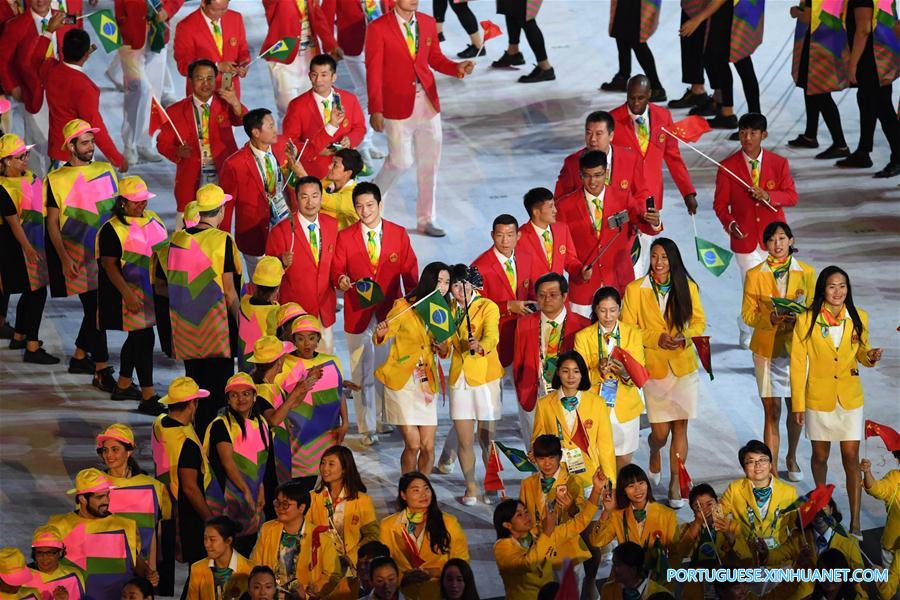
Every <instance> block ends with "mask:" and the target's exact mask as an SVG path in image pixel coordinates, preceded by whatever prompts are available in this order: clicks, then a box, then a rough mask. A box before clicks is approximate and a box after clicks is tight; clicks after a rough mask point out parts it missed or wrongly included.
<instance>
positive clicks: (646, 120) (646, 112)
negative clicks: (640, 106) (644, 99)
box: [628, 102, 650, 137]
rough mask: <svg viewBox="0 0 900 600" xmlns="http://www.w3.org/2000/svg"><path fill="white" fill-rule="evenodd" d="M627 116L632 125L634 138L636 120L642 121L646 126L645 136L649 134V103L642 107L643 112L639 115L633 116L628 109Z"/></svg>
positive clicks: (636, 126) (636, 127) (636, 125)
mask: <svg viewBox="0 0 900 600" xmlns="http://www.w3.org/2000/svg"><path fill="white" fill-rule="evenodd" d="M628 116H629V117H631V122H632V123H633V124H634V135H635V137H637V130H638V122H637V120H638V119H640V118H643V119H644V125H646V126H647V134H648V135H649V133H650V103H649V102H648V103H647V106H645V107H644V112H642V113H641V114H639V115H636V114H634V113H633V112H631V109H628Z"/></svg>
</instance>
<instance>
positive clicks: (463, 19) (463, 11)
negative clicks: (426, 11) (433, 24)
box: [432, 0, 478, 35]
mask: <svg viewBox="0 0 900 600" xmlns="http://www.w3.org/2000/svg"><path fill="white" fill-rule="evenodd" d="M447 4H449V5H450V8H451V9H453V12H454V13H456V18H457V19H459V24H460V25H462V27H463V29H465V30H466V33H468V34H469V35H472V34H473V33H478V19H476V18H475V13H473V12H472V9H471V8H469V3H468V2H452V1H451V0H433V4H432V11H433V12H434V20H435V21H437V22H438V23H443V22H444V17H445V16H446V14H447Z"/></svg>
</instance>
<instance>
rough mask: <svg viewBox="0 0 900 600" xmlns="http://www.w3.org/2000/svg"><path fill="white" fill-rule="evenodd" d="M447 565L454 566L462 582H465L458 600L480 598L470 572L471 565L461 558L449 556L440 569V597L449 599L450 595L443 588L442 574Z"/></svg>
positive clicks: (478, 599) (475, 599) (445, 599)
mask: <svg viewBox="0 0 900 600" xmlns="http://www.w3.org/2000/svg"><path fill="white" fill-rule="evenodd" d="M449 567H456V568H457V569H459V574H460V575H462V578H463V582H465V584H466V587H465V589H463V593H462V596H460V600H480V598H479V596H478V587H477V586H476V585H475V574H474V573H472V567H470V566H469V563H467V562H466V561H464V560H463V559H461V558H451V559H450V560H448V561H447V562H446V563H444V568H443V569H441V599H442V600H449V599H450V596H448V595H447V590H446V589H444V574H445V573H446V572H447V569H448V568H449Z"/></svg>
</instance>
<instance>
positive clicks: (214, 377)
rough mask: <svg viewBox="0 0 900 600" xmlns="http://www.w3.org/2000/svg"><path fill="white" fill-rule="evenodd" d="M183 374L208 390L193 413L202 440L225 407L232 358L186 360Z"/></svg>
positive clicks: (231, 372) (232, 373)
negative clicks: (205, 396) (226, 387)
mask: <svg viewBox="0 0 900 600" xmlns="http://www.w3.org/2000/svg"><path fill="white" fill-rule="evenodd" d="M184 374H185V375H187V376H188V377H190V378H191V379H193V380H194V381H196V382H197V385H199V386H200V389H203V390H209V397H208V398H201V399H200V400H199V401H198V403H197V414H195V415H194V429H196V430H197V435H199V436H200V439H201V441H202V440H203V436H204V435H206V428H207V427H209V424H210V423H212V421H213V419H215V418H216V415H217V414H218V412H219V411H220V410H221V409H223V408H224V407H225V383H226V382H227V381H228V378H229V377H231V376H232V375H234V359H233V358H223V357H214V358H194V359H190V360H186V361H184ZM201 537H202V536H201Z"/></svg>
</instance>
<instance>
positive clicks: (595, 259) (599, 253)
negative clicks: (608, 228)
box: [587, 227, 622, 269]
mask: <svg viewBox="0 0 900 600" xmlns="http://www.w3.org/2000/svg"><path fill="white" fill-rule="evenodd" d="M620 233H622V228H621V227H619V228H618V229H617V230H616V233H615V235H613V236H612V239H611V240H609V241H608V242H607V243H606V245H605V246H604V247H603V248H601V249H600V251H599V252H597V256H595V257H594V258H593V260H591V262H589V263H588V264H587V268H588V269H593V268H594V264H596V262H597V261H598V260H600V257H601V256H603V254H604V253H605V252H606V251H607V250H609V248H610V246H612V245H613V242H615V241H616V238H617V237H619V234H620ZM597 246H598V247H599V246H600V244H597Z"/></svg>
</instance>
